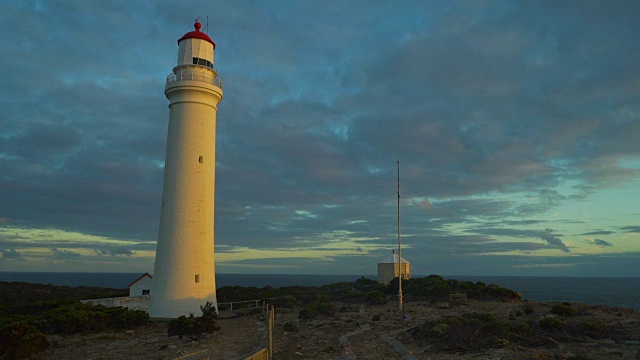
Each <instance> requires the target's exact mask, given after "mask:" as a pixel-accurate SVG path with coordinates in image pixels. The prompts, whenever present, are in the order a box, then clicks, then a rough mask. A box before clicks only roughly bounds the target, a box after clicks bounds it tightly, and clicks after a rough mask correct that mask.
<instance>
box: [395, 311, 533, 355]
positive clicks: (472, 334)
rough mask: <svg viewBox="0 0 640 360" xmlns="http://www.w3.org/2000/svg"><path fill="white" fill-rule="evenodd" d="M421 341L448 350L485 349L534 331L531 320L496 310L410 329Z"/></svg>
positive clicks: (417, 339) (412, 334)
mask: <svg viewBox="0 0 640 360" xmlns="http://www.w3.org/2000/svg"><path fill="white" fill-rule="evenodd" d="M407 333H408V334H409V335H410V336H411V337H412V338H413V339H414V340H415V341H416V342H418V343H421V344H428V345H429V346H431V347H433V348H436V349H440V350H446V351H460V350H465V351H468V350H469V349H473V350H482V349H487V348H497V347H503V346H506V345H508V344H510V343H511V342H518V341H520V340H521V339H523V338H524V337H526V336H528V335H529V334H531V333H532V329H531V327H530V326H529V325H528V324H524V323H516V324H512V323H509V322H504V321H501V320H500V319H498V318H496V317H495V316H494V315H492V314H487V313H468V314H464V315H462V316H456V317H447V318H444V319H440V320H437V321H432V322H427V323H425V324H423V325H420V326H417V327H414V328H411V329H409V330H407Z"/></svg>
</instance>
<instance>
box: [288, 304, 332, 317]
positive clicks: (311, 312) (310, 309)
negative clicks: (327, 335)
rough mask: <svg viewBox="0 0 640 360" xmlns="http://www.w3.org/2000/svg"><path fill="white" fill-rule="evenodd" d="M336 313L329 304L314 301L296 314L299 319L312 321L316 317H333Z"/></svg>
mask: <svg viewBox="0 0 640 360" xmlns="http://www.w3.org/2000/svg"><path fill="white" fill-rule="evenodd" d="M337 312H338V310H337V309H336V307H335V306H334V305H333V304H331V303H329V302H320V301H315V302H312V303H311V304H308V305H306V306H305V307H304V308H302V311H300V313H299V314H298V318H299V319H313V318H314V317H316V316H333V315H335V314H336V313H337Z"/></svg>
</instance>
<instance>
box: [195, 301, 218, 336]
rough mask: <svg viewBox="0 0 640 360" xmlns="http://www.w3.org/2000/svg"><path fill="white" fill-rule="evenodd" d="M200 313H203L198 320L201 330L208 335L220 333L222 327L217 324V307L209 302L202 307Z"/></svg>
mask: <svg viewBox="0 0 640 360" xmlns="http://www.w3.org/2000/svg"><path fill="white" fill-rule="evenodd" d="M200 311H202V316H201V317H199V318H198V322H199V323H200V330H201V331H202V332H203V333H206V334H211V333H213V332H214V331H219V330H220V326H218V324H217V323H216V319H217V318H218V313H217V311H216V308H215V306H213V303H211V302H209V301H207V302H206V303H205V304H204V305H200Z"/></svg>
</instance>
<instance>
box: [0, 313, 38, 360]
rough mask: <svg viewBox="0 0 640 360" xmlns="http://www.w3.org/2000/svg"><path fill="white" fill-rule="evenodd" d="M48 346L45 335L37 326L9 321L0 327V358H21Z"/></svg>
mask: <svg viewBox="0 0 640 360" xmlns="http://www.w3.org/2000/svg"><path fill="white" fill-rule="evenodd" d="M47 347H49V342H48V341H47V337H46V336H45V335H44V334H43V333H42V332H41V331H40V329H38V328H37V327H35V326H33V325H31V324H28V323H25V322H16V323H11V324H9V325H7V326H5V327H3V328H2V329H0V358H2V359H23V358H27V357H29V356H31V355H33V354H35V353H38V352H40V351H42V350H44V349H46V348H47Z"/></svg>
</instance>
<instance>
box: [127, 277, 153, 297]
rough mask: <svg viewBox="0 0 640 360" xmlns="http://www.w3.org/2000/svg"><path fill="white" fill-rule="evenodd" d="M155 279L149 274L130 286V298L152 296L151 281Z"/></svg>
mask: <svg viewBox="0 0 640 360" xmlns="http://www.w3.org/2000/svg"><path fill="white" fill-rule="evenodd" d="M152 279H153V277H152V276H151V274H149V273H148V272H146V273H144V274H142V275H141V276H140V277H139V278H137V279H135V280H133V282H132V283H131V284H129V296H130V297H131V296H140V295H151V281H152Z"/></svg>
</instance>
